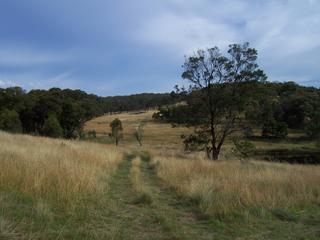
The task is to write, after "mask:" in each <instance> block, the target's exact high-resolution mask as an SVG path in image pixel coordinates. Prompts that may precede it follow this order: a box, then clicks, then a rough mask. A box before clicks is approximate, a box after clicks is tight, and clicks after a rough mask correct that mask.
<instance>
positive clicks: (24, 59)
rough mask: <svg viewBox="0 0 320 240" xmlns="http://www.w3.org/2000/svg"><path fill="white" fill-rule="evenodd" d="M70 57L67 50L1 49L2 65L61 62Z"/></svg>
mask: <svg viewBox="0 0 320 240" xmlns="http://www.w3.org/2000/svg"><path fill="white" fill-rule="evenodd" d="M68 59H70V57H69V53H67V52H49V51H40V50H34V49H25V48H22V49H17V48H3V49H0V66H33V65H42V64H52V63H61V62H65V61H66V60H68Z"/></svg>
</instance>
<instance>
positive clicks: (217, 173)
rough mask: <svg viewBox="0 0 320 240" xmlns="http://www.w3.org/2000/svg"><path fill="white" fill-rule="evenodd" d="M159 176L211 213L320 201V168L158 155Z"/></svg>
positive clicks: (154, 161) (223, 213)
mask: <svg viewBox="0 0 320 240" xmlns="http://www.w3.org/2000/svg"><path fill="white" fill-rule="evenodd" d="M152 163H153V164H154V165H155V166H156V169H157V174H158V176H159V177H160V178H161V179H163V180H164V181H165V182H166V183H167V184H169V185H170V186H172V187H174V188H176V189H177V190H178V192H180V193H181V194H183V195H186V196H188V197H191V198H193V199H197V200H199V202H200V207H201V208H202V210H203V212H205V213H207V214H221V215H226V214H229V213H235V212H239V211H240V212H241V211H246V210H250V209H257V208H258V209H274V208H282V207H283V208H287V207H296V206H301V205H302V206H303V205H305V204H312V203H320V185H319V183H320V167H319V166H301V165H299V166H298V165H289V164H277V163H264V162H247V163H240V162H238V161H218V162H210V161H207V160H203V159H197V160H195V159H193V160H190V159H178V158H171V159H170V158H155V159H154V160H153V162H152Z"/></svg>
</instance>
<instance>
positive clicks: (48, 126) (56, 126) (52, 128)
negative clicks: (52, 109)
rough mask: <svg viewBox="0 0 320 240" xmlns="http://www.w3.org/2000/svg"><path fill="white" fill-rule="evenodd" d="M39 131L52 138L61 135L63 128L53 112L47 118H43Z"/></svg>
mask: <svg viewBox="0 0 320 240" xmlns="http://www.w3.org/2000/svg"><path fill="white" fill-rule="evenodd" d="M41 133H42V134H43V135H45V136H48V137H53V138H60V137H62V136H63V129H62V128H61V126H60V123H59V121H58V119H57V117H56V116H55V115H54V114H50V115H49V116H48V118H46V119H45V121H44V125H43V127H42V130H41Z"/></svg>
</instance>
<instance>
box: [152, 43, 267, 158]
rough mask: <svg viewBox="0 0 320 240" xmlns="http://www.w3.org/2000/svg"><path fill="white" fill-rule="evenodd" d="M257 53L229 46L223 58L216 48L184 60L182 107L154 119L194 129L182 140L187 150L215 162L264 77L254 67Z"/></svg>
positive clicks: (247, 45)
mask: <svg viewBox="0 0 320 240" xmlns="http://www.w3.org/2000/svg"><path fill="white" fill-rule="evenodd" d="M256 59H257V51H256V50H255V49H253V48H250V47H249V44H248V43H245V44H241V45H240V44H233V45H230V46H229V50H228V54H227V55H226V56H224V55H223V54H222V53H221V52H220V51H219V49H218V48H217V47H214V48H210V49H207V50H199V51H198V52H197V53H196V54H194V55H193V56H191V57H188V58H186V61H185V63H184V65H183V69H184V72H183V74H182V78H183V79H185V80H187V81H188V82H189V83H190V86H189V89H190V91H189V93H188V94H187V96H186V101H185V102H186V104H184V105H182V106H175V107H171V108H167V109H165V110H162V111H160V113H159V114H158V116H160V117H163V118H166V119H170V120H169V121H171V122H173V123H177V124H185V125H187V126H189V127H190V126H192V127H195V128H194V129H195V131H194V133H193V134H192V135H190V136H185V137H184V143H185V145H186V148H187V149H189V150H205V151H206V152H207V155H208V157H209V158H210V159H213V160H216V159H218V156H219V153H220V150H221V147H222V145H223V144H224V142H225V139H226V137H227V136H229V135H230V134H231V133H232V132H233V131H235V129H236V128H237V126H238V125H239V124H240V120H241V118H240V116H242V115H244V112H245V110H246V108H247V106H248V103H249V102H250V101H251V98H252V97H254V94H252V93H253V92H254V90H255V84H256V83H257V82H260V81H261V82H264V81H265V80H266V75H265V74H264V73H263V71H262V70H260V69H259V68H258V65H257V64H256Z"/></svg>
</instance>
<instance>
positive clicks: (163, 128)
mask: <svg viewBox="0 0 320 240" xmlns="http://www.w3.org/2000/svg"><path fill="white" fill-rule="evenodd" d="M153 113H154V111H146V112H128V113H120V114H112V115H104V116H101V117H98V118H95V119H93V120H91V121H89V122H87V123H86V125H85V131H86V132H88V131H92V130H95V131H96V132H97V134H98V136H99V137H102V138H103V139H104V140H105V141H106V142H109V143H110V142H111V140H110V139H109V138H108V136H107V135H108V133H109V132H110V127H109V124H110V122H111V121H112V120H114V119H115V118H119V119H120V120H121V121H122V125H123V134H124V138H123V141H122V145H125V146H127V145H133V146H135V145H137V144H138V143H137V141H136V140H135V139H134V136H133V133H134V130H135V129H136V128H137V127H138V125H139V123H140V122H144V123H145V126H144V138H143V145H145V146H147V147H152V148H160V149H161V148H169V149H181V148H182V144H181V138H180V136H181V134H185V133H186V132H189V131H190V130H188V129H187V128H184V127H176V128H172V126H171V124H167V123H159V122H155V121H153V119H152V115H153Z"/></svg>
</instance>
